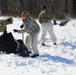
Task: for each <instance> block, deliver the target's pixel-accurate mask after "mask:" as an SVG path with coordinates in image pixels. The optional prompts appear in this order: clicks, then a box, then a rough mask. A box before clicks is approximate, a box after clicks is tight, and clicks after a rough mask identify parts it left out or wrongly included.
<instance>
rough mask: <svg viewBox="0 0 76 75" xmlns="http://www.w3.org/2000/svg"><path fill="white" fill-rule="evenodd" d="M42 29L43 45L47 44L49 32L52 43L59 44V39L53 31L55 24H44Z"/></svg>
mask: <svg viewBox="0 0 76 75" xmlns="http://www.w3.org/2000/svg"><path fill="white" fill-rule="evenodd" d="M41 28H42V36H41V40H42V43H45V36H46V33H47V32H48V33H49V35H50V38H51V40H52V42H53V43H56V42H57V38H56V36H55V34H54V31H53V24H52V23H51V22H45V23H42V25H41Z"/></svg>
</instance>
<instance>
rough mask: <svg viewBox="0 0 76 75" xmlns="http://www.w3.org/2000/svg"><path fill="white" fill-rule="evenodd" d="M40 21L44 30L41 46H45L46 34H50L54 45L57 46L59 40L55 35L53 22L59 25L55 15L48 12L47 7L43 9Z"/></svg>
mask: <svg viewBox="0 0 76 75" xmlns="http://www.w3.org/2000/svg"><path fill="white" fill-rule="evenodd" d="M38 20H39V22H40V23H41V28H42V37H41V41H42V43H41V44H42V45H43V46H45V36H46V33H47V32H48V33H49V35H50V38H51V40H52V41H53V44H54V45H56V42H57V38H56V36H55V34H54V31H53V23H52V22H51V20H53V22H54V25H56V24H57V23H56V20H55V17H54V15H53V14H52V13H49V12H48V10H47V7H46V6H43V7H42V11H41V12H40V13H39V16H38Z"/></svg>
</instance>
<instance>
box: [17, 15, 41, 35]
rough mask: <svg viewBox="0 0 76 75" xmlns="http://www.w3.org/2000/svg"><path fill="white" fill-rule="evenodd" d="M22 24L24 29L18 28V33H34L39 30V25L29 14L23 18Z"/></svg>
mask: <svg viewBox="0 0 76 75" xmlns="http://www.w3.org/2000/svg"><path fill="white" fill-rule="evenodd" d="M23 26H24V29H22V31H21V30H18V32H19V33H22V32H27V33H29V34H30V35H35V34H36V33H38V32H39V31H40V27H39V25H38V23H37V22H36V21H35V20H34V19H33V18H32V17H30V16H29V17H27V19H26V20H24V22H23Z"/></svg>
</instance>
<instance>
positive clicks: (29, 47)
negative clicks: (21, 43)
mask: <svg viewBox="0 0 76 75" xmlns="http://www.w3.org/2000/svg"><path fill="white" fill-rule="evenodd" d="M31 41H32V39H31V36H30V35H28V36H27V37H26V40H25V42H26V47H27V48H28V52H29V53H30V52H31Z"/></svg>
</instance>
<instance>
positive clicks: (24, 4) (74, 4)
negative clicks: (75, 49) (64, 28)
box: [0, 0, 76, 19]
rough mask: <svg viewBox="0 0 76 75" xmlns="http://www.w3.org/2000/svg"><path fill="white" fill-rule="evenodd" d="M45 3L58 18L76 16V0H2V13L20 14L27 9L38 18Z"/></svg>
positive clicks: (0, 0) (0, 5)
mask: <svg viewBox="0 0 76 75" xmlns="http://www.w3.org/2000/svg"><path fill="white" fill-rule="evenodd" d="M43 5H47V7H48V10H49V11H50V12H51V11H52V12H53V13H54V14H55V15H56V17H57V18H60V19H62V18H67V17H68V16H70V17H76V0H0V14H2V15H13V16H20V14H21V12H22V11H24V10H27V11H28V12H29V13H30V14H31V16H33V17H35V18H36V17H38V14H39V12H40V11H41V7H42V6H43Z"/></svg>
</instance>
